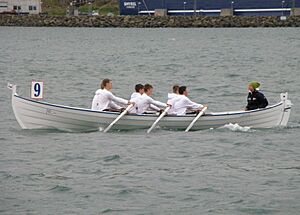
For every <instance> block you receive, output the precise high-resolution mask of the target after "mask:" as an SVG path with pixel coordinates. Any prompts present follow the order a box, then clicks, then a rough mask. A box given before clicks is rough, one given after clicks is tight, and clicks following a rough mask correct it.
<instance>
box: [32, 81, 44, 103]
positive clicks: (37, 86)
mask: <svg viewBox="0 0 300 215" xmlns="http://www.w3.org/2000/svg"><path fill="white" fill-rule="evenodd" d="M30 94H31V98H32V99H43V97H44V82H43V81H32V82H31V93H30Z"/></svg>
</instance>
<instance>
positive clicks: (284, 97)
mask: <svg viewBox="0 0 300 215" xmlns="http://www.w3.org/2000/svg"><path fill="white" fill-rule="evenodd" d="M280 98H281V101H282V102H283V111H282V117H281V121H280V123H279V125H280V126H287V123H288V121H289V118H290V114H291V109H292V105H293V104H292V102H291V100H289V99H288V93H287V92H286V93H281V94H280Z"/></svg>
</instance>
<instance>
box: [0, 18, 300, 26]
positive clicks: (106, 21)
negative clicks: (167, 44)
mask: <svg viewBox="0 0 300 215" xmlns="http://www.w3.org/2000/svg"><path fill="white" fill-rule="evenodd" d="M0 26H30V27H32V26H37V27H59V26H61V27H122V28H123V27H124V28H131V27H135V28H136V27H137V28H162V27H184V28H189V27H192V28H193V27H206V28H213V27H216V28H222V27H300V16H289V17H287V19H286V20H281V19H280V17H240V16H227V17H221V16H218V17H208V16H165V17H155V16H39V15H26V16H25V15H23V16H20V15H0Z"/></svg>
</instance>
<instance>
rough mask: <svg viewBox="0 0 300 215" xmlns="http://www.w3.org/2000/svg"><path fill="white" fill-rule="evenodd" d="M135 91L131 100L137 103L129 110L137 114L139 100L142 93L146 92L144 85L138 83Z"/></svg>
mask: <svg viewBox="0 0 300 215" xmlns="http://www.w3.org/2000/svg"><path fill="white" fill-rule="evenodd" d="M134 89H135V92H133V93H132V94H131V97H130V101H131V102H135V105H134V106H133V107H132V108H131V109H130V110H129V111H128V112H129V113H133V114H136V113H137V109H138V107H137V102H138V101H139V100H140V98H141V97H142V95H143V94H144V85H142V84H137V85H135V88H134Z"/></svg>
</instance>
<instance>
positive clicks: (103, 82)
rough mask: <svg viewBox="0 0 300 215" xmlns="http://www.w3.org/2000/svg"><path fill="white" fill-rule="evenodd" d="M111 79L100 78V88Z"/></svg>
mask: <svg viewBox="0 0 300 215" xmlns="http://www.w3.org/2000/svg"><path fill="white" fill-rule="evenodd" d="M110 81H111V80H110V79H108V78H105V79H103V80H102V82H101V84H100V88H101V89H104V87H105V86H106V84H108V83H109V82H110Z"/></svg>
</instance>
